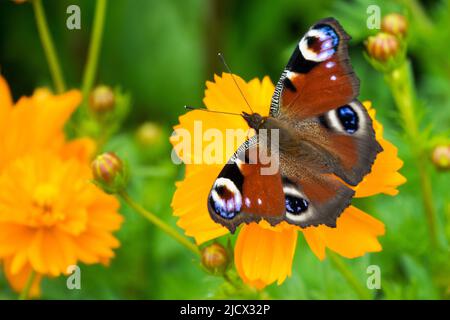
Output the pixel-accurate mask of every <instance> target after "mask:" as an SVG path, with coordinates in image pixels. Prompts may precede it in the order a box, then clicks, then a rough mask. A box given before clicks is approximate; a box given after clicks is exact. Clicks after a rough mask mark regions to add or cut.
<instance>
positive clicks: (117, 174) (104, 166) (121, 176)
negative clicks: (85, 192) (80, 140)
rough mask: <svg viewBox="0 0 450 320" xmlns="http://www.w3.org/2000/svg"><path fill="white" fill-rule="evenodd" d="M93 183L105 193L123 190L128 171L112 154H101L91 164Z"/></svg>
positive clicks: (126, 181)
mask: <svg viewBox="0 0 450 320" xmlns="http://www.w3.org/2000/svg"><path fill="white" fill-rule="evenodd" d="M92 174H93V176H94V182H95V184H97V185H98V186H99V187H100V188H101V189H103V190H104V191H105V192H106V193H110V194H113V193H117V192H120V191H122V190H124V189H125V188H126V186H127V183H128V170H127V168H126V166H125V165H124V163H123V162H122V160H121V159H120V158H119V157H118V156H117V155H116V154H114V153H113V152H106V153H103V154H101V155H99V156H97V157H96V158H95V160H94V161H93V162H92Z"/></svg>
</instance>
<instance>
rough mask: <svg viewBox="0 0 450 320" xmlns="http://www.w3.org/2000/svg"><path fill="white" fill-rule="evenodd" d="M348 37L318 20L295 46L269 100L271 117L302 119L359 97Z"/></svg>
mask: <svg viewBox="0 0 450 320" xmlns="http://www.w3.org/2000/svg"><path fill="white" fill-rule="evenodd" d="M349 39H350V36H349V35H348V34H347V33H346V32H345V31H344V29H343V28H342V26H341V25H340V24H339V22H337V20H335V19H333V18H327V19H323V20H320V21H319V22H317V23H316V24H315V25H313V26H312V27H311V28H310V29H309V30H308V32H307V33H306V34H305V35H304V36H303V37H302V38H301V39H300V41H299V42H298V45H297V46H296V47H295V50H294V53H293V54H292V56H291V58H290V60H289V62H288V64H287V66H286V68H285V70H284V71H283V73H282V75H281V77H280V80H279V81H278V83H277V85H276V87H275V93H274V95H273V97H272V103H271V108H270V114H271V116H273V117H277V116H279V115H280V113H287V112H288V113H291V114H295V115H296V117H297V118H300V119H305V118H308V117H311V116H314V115H319V114H322V113H324V112H326V111H329V110H331V109H333V108H337V107H339V106H342V105H345V104H347V103H349V102H350V101H352V100H353V99H354V98H356V96H358V94H359V80H358V78H357V77H356V75H355V73H354V72H353V69H352V67H351V65H350V62H349V56H348V48H347V43H348V41H349Z"/></svg>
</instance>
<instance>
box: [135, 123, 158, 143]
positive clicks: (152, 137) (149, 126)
mask: <svg viewBox="0 0 450 320" xmlns="http://www.w3.org/2000/svg"><path fill="white" fill-rule="evenodd" d="M163 135H164V134H163V130H162V129H161V127H160V126H159V125H158V124H156V123H153V122H145V123H144V124H142V125H141V126H140V127H139V129H138V130H137V132H136V138H137V140H138V142H139V143H140V144H141V145H143V146H151V145H154V144H155V143H159V142H160V141H161V139H163Z"/></svg>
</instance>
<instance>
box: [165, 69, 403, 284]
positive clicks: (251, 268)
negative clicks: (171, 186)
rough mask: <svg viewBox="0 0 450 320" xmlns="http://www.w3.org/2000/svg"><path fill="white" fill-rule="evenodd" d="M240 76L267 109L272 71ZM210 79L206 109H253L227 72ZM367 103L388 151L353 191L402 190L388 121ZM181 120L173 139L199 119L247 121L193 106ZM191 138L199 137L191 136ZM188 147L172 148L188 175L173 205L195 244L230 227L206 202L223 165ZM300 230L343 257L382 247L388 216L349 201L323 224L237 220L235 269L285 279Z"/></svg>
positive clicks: (225, 123)
mask: <svg viewBox="0 0 450 320" xmlns="http://www.w3.org/2000/svg"><path fill="white" fill-rule="evenodd" d="M235 78H236V80H237V82H238V85H239V87H240V88H241V90H242V92H243V94H244V95H245V97H246V99H247V100H248V102H249V104H250V105H251V106H252V109H253V110H254V112H257V113H259V114H261V115H262V116H267V115H268V114H269V106H270V100H271V97H272V94H273V91H274V85H273V83H272V82H271V80H270V79H269V77H264V79H263V80H262V81H260V80H258V79H253V80H251V81H250V82H245V81H244V80H242V79H241V78H240V77H238V76H235ZM206 86H207V89H206V91H205V98H204V100H203V102H204V104H205V106H206V107H207V108H208V109H210V110H216V111H227V112H234V113H241V112H242V111H248V109H247V108H248V107H247V105H246V103H245V101H244V100H243V99H242V96H241V95H240V93H239V90H238V88H237V87H236V84H235V83H234V81H233V78H232V77H231V75H230V74H227V73H224V74H223V75H222V77H219V76H215V77H214V82H207V83H206ZM364 106H365V107H366V108H367V109H368V112H369V114H370V116H371V117H372V120H373V123H374V128H375V131H376V139H377V140H378V142H379V143H380V144H381V146H382V147H383V151H382V152H381V153H379V154H378V156H377V158H376V160H375V163H374V165H373V167H372V172H371V173H370V174H368V175H367V176H366V177H364V179H363V181H361V183H360V184H359V185H358V186H357V187H356V188H355V191H356V195H355V196H356V197H366V196H371V195H375V194H379V193H385V194H389V195H395V194H396V193H397V192H398V191H397V189H396V188H397V187H398V186H399V185H400V184H402V183H404V182H405V181H406V180H405V178H404V177H403V176H402V175H400V174H399V173H398V172H397V171H398V170H399V169H400V168H401V166H402V165H403V162H402V161H401V160H400V159H399V158H398V157H397V149H396V147H395V146H394V145H392V144H391V143H390V142H388V141H387V140H385V139H383V136H382V131H383V130H382V129H383V128H382V126H381V124H380V123H379V122H378V121H377V120H376V119H375V110H374V109H372V108H371V104H370V103H369V102H365V103H364ZM179 120H180V124H179V125H177V126H175V127H174V130H175V135H173V136H172V137H171V142H172V144H173V145H176V143H177V142H178V137H179V134H180V133H181V131H184V130H188V131H189V132H191V133H192V132H193V130H194V121H201V123H202V128H203V130H207V129H210V128H215V129H218V130H220V131H221V132H225V130H226V129H244V130H245V131H247V130H248V129H249V128H248V126H247V123H246V122H245V121H244V120H243V119H242V118H241V117H236V116H233V115H226V114H220V115H218V114H214V113H207V112H202V111H191V112H188V113H187V114H185V115H183V116H181V117H180V119H179ZM244 140H245V136H243V137H241V138H240V141H238V144H237V146H239V145H240V144H241V143H243V142H244ZM191 144H192V145H193V144H194V142H193V141H191ZM191 150H193V152H183V150H180V149H175V151H176V152H177V155H178V156H179V157H180V158H181V159H182V160H183V162H185V163H186V175H185V179H184V180H183V181H181V182H177V184H176V186H177V190H176V192H175V194H174V197H173V201H172V208H173V210H174V215H175V216H177V217H179V220H178V226H180V227H181V228H183V229H184V230H185V233H186V235H188V236H192V237H194V238H195V240H196V242H197V244H201V243H203V242H205V241H208V240H211V239H214V238H217V237H220V236H223V235H225V234H227V233H228V229H227V228H225V227H223V226H222V225H220V224H217V223H215V222H214V221H213V220H212V219H211V218H210V216H209V213H208V209H207V206H206V199H207V197H208V194H209V191H210V188H211V186H212V185H213V183H214V181H215V179H216V178H217V176H218V174H219V172H220V170H221V169H222V167H223V165H222V164H209V165H206V164H195V163H196V162H195V161H194V160H195V159H200V158H201V156H202V155H201V153H202V152H203V150H199V149H198V148H197V149H196V148H191ZM235 151H236V150H224V160H225V161H227V160H228V159H229V158H230V157H231V155H232V154H233V153H234V152H235ZM198 157H200V158H198ZM224 163H225V162H224ZM298 231H300V232H301V233H303V235H304V237H305V238H306V241H307V243H308V244H309V247H310V248H311V250H312V251H313V252H314V254H315V255H316V256H317V257H318V258H319V259H321V260H322V259H324V258H325V249H326V248H329V249H330V250H333V251H335V252H337V253H339V254H340V255H342V256H344V257H347V258H354V257H359V256H362V255H364V254H365V253H366V252H375V251H380V250H381V245H380V243H379V242H378V239H377V237H378V236H381V235H383V234H384V224H383V223H382V222H380V221H379V220H377V219H375V218H373V217H371V216H370V215H368V214H366V213H364V212H363V211H361V210H359V209H357V208H356V207H354V206H350V207H348V208H347V209H346V210H345V211H344V212H343V213H342V214H341V216H340V217H339V218H338V220H337V226H336V228H330V227H327V226H323V225H322V226H318V227H308V228H300V227H297V226H294V225H290V224H288V223H286V222H282V223H280V224H278V225H277V226H275V227H272V226H270V225H269V224H268V223H267V222H266V221H264V220H263V221H261V222H259V223H255V222H253V223H250V224H244V225H242V226H241V227H240V230H239V235H238V239H237V242H236V246H235V248H234V251H235V255H234V256H235V265H236V269H237V271H238V273H239V275H240V276H241V278H242V279H243V281H244V282H246V283H248V284H250V285H252V286H254V287H257V288H263V287H264V286H266V285H268V284H271V283H273V282H275V281H276V282H277V283H278V284H281V283H282V282H283V281H284V280H285V279H286V277H287V276H290V274H291V267H292V261H293V256H294V252H295V247H296V241H297V235H298Z"/></svg>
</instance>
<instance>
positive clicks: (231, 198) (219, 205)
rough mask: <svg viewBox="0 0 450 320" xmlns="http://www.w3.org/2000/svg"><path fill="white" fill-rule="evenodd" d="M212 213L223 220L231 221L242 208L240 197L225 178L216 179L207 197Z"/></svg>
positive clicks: (233, 186) (234, 186) (233, 185)
mask: <svg viewBox="0 0 450 320" xmlns="http://www.w3.org/2000/svg"><path fill="white" fill-rule="evenodd" d="M209 204H210V207H211V208H212V209H213V210H214V212H215V213H216V214H217V215H219V216H221V217H222V218H224V219H233V218H234V217H235V216H236V215H237V214H239V212H240V211H241V207H242V196H241V193H240V191H239V190H238V189H237V188H236V185H235V184H234V183H233V182H232V181H231V180H229V179H227V178H218V179H217V180H216V182H215V184H214V187H213V188H212V190H211V194H210V195H209Z"/></svg>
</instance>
